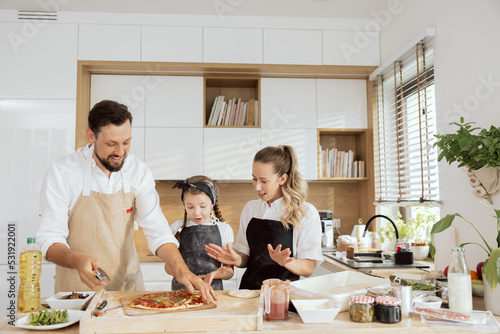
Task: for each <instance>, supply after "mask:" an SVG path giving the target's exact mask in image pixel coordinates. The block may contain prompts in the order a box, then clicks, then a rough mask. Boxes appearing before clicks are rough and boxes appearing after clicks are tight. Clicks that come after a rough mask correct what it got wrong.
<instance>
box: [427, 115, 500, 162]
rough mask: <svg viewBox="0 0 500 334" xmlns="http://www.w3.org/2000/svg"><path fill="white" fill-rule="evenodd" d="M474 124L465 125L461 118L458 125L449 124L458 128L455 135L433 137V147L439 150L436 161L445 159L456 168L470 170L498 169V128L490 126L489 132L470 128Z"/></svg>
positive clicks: (499, 147)
mask: <svg viewBox="0 0 500 334" xmlns="http://www.w3.org/2000/svg"><path fill="white" fill-rule="evenodd" d="M474 123H475V122H469V123H465V122H464V118H463V117H461V118H460V123H456V122H453V123H450V125H451V124H454V125H456V126H458V130H457V132H456V133H451V134H445V135H441V134H438V135H435V137H436V138H437V139H438V141H437V142H436V143H435V144H434V146H437V147H439V149H440V150H441V153H440V154H439V156H438V161H441V160H442V159H443V158H445V159H446V161H447V162H448V163H449V164H451V163H452V162H455V161H456V162H458V167H463V166H468V167H469V168H470V169H472V170H477V169H479V168H481V167H483V166H490V167H500V128H497V127H494V126H493V125H492V126H491V127H490V129H489V130H487V129H480V128H477V127H472V124H474ZM477 130H479V133H477Z"/></svg>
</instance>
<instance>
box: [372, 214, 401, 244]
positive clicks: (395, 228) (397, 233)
mask: <svg viewBox="0 0 500 334" xmlns="http://www.w3.org/2000/svg"><path fill="white" fill-rule="evenodd" d="M378 217H380V218H385V219H387V220H388V221H390V222H391V224H392V226H394V230H396V241H397V240H399V231H398V228H397V227H396V224H394V222H393V221H392V219H391V218H389V217H387V216H384V215H375V216H373V217H371V218H370V219H368V222H367V223H366V226H365V230H364V231H363V238H364V237H365V236H366V230H368V225H370V223H371V222H372V220H374V219H375V218H378Z"/></svg>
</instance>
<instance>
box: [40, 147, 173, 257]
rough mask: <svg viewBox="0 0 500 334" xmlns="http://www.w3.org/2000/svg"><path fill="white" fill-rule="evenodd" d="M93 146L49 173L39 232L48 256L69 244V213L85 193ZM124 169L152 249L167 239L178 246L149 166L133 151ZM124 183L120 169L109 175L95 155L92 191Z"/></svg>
mask: <svg viewBox="0 0 500 334" xmlns="http://www.w3.org/2000/svg"><path fill="white" fill-rule="evenodd" d="M89 147H90V146H89V145H86V146H84V147H82V148H80V149H78V150H77V151H75V152H73V153H71V154H69V155H67V156H66V157H64V158H62V159H60V160H58V161H56V162H55V163H54V164H52V166H51V167H50V168H49V170H48V172H47V174H46V176H45V179H44V181H43V184H42V189H41V196H40V212H39V214H40V226H39V228H38V231H37V235H36V239H37V243H38V245H39V247H40V249H41V251H42V253H43V254H44V256H45V255H46V254H47V250H48V249H49V247H50V246H51V245H53V244H54V243H62V244H65V245H67V246H68V244H67V242H66V238H67V237H68V235H69V229H68V217H69V214H70V213H71V210H72V209H73V206H74V205H75V203H76V201H77V200H78V198H79V197H80V195H81V193H82V186H83V175H84V169H85V158H86V156H87V154H88V151H89V150H90V148H89ZM122 170H123V171H124V172H125V174H126V177H128V180H129V183H130V189H131V191H132V192H133V194H134V196H135V205H134V207H135V209H136V211H135V214H136V220H137V223H138V225H139V226H141V227H142V229H143V232H144V235H145V236H146V238H147V240H148V243H149V249H150V250H151V252H152V253H153V254H156V250H157V249H158V248H159V247H160V246H161V245H163V244H165V243H173V244H175V245H177V246H178V242H177V240H176V239H175V238H174V236H173V235H172V232H171V230H170V228H169V225H168V221H167V219H166V218H165V216H164V215H163V212H162V211H161V207H160V198H159V196H158V193H157V191H156V188H155V181H154V179H153V174H152V173H151V171H150V170H149V168H148V167H147V166H146V164H145V163H143V162H141V161H139V160H138V159H137V158H136V157H135V156H134V155H133V154H130V153H129V154H128V156H127V158H126V159H125V163H124V165H123V167H122ZM122 187H123V182H122V178H121V173H120V172H113V173H111V176H110V178H109V179H108V177H107V176H106V174H104V172H103V171H102V170H101V169H100V168H99V166H97V164H96V163H95V161H94V160H93V159H92V165H91V186H90V189H91V190H92V191H95V192H99V193H105V194H114V193H117V192H119V191H120V190H121V188H122ZM68 247H69V246H68Z"/></svg>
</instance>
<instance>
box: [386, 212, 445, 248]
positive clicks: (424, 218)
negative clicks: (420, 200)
mask: <svg viewBox="0 0 500 334" xmlns="http://www.w3.org/2000/svg"><path fill="white" fill-rule="evenodd" d="M420 211H421V212H418V213H417V214H416V215H415V217H414V218H412V219H410V220H409V221H408V222H405V221H404V220H403V219H402V216H401V213H399V212H398V219H395V220H394V219H393V221H394V223H395V224H396V227H397V228H398V232H399V238H408V239H413V242H414V243H416V244H427V243H429V240H430V237H429V234H430V230H431V228H432V226H433V225H434V223H436V221H437V217H438V216H437V213H432V212H431V211H430V210H429V209H426V208H424V209H421V210H420ZM391 218H392V217H391ZM378 233H379V235H380V241H381V242H385V239H386V238H387V239H388V240H389V241H392V240H394V238H395V237H396V232H395V231H394V228H393V226H392V225H391V224H387V225H385V226H382V227H380V229H379V231H378Z"/></svg>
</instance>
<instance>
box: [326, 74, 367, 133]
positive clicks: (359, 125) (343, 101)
mask: <svg viewBox="0 0 500 334" xmlns="http://www.w3.org/2000/svg"><path fill="white" fill-rule="evenodd" d="M317 99H318V125H317V126H318V128H320V129H323V128H332V129H366V128H367V126H368V124H367V123H368V121H367V114H366V110H367V101H366V80H363V79H317Z"/></svg>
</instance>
